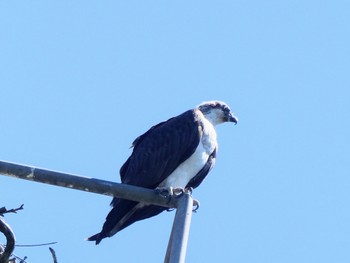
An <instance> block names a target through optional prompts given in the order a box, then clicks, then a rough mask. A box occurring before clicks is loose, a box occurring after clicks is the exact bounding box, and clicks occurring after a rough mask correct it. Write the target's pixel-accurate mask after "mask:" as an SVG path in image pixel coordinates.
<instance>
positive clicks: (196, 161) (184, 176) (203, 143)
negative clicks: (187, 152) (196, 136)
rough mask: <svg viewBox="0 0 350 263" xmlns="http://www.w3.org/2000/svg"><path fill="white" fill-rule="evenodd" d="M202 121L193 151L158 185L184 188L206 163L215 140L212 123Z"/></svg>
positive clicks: (215, 146) (215, 144)
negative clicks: (201, 133)
mask: <svg viewBox="0 0 350 263" xmlns="http://www.w3.org/2000/svg"><path fill="white" fill-rule="evenodd" d="M203 122H204V123H203V124H204V125H203V126H204V129H203V135H202V138H201V140H200V142H199V144H198V147H197V149H196V150H195V152H194V153H193V154H192V155H191V156H190V157H189V158H188V159H187V160H186V161H184V162H183V163H182V164H180V165H179V166H178V167H177V168H176V169H175V170H174V172H172V173H171V174H170V175H169V176H168V178H166V179H165V180H164V181H163V182H162V183H161V184H160V185H159V187H173V188H185V187H186V185H187V184H188V182H189V181H190V180H191V179H192V178H193V177H194V176H196V174H197V173H198V172H199V171H200V170H201V169H202V168H203V166H204V165H205V164H206V163H207V161H208V157H209V155H210V154H211V153H212V152H213V151H214V149H215V148H217V141H216V132H215V129H214V127H213V125H212V124H211V123H210V122H209V121H207V120H206V119H205V118H204V121H203Z"/></svg>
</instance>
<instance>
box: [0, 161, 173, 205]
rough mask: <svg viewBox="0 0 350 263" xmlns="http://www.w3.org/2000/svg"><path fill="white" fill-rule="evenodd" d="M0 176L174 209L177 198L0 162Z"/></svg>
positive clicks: (145, 189)
mask: <svg viewBox="0 0 350 263" xmlns="http://www.w3.org/2000/svg"><path fill="white" fill-rule="evenodd" d="M0 174H3V175H6V176H10V177H15V178H19V179H24V180H29V181H35V182H40V183H45V184H51V185H56V186H61V187H67V188H71V189H76V190H81V191H86V192H92V193H98V194H103V195H109V196H113V197H119V198H123V199H128V200H132V201H138V202H144V203H147V204H154V205H159V206H164V207H170V208H176V206H177V204H176V203H177V198H173V197H169V198H168V197H164V196H162V195H160V194H158V193H157V192H156V191H155V190H151V189H147V188H143V187H137V186H133V185H127V184H119V183H114V182H109V181H104V180H99V179H94V178H88V177H83V176H78V175H72V174H67V173H62V172H55V171H50V170H45V169H40V168H35V167H31V166H27V165H21V164H15V163H9V162H5V161H0Z"/></svg>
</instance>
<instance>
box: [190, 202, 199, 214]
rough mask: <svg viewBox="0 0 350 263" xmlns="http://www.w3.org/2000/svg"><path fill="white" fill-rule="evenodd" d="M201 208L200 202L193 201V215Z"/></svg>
mask: <svg viewBox="0 0 350 263" xmlns="http://www.w3.org/2000/svg"><path fill="white" fill-rule="evenodd" d="M199 206H200V203H199V201H198V200H193V207H194V208H193V209H192V212H193V213H197V210H198V209H199Z"/></svg>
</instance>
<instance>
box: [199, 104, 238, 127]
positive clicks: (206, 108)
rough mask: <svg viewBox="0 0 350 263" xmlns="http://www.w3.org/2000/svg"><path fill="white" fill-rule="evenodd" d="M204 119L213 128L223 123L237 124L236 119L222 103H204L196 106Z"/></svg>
mask: <svg viewBox="0 0 350 263" xmlns="http://www.w3.org/2000/svg"><path fill="white" fill-rule="evenodd" d="M197 109H198V110H200V111H201V112H202V113H203V115H204V116H205V118H206V119H207V120H208V121H210V122H211V123H212V124H213V125H214V126H215V125H217V124H220V123H224V122H233V123H234V124H237V122H238V119H237V117H235V116H234V115H233V112H232V111H231V110H230V107H229V106H227V104H226V103H225V102H222V101H206V102H203V103H201V104H199V105H198V106H197Z"/></svg>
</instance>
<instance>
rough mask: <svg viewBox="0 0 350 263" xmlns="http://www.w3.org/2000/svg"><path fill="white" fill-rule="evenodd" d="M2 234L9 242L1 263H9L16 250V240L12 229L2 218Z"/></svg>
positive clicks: (0, 226)
mask: <svg viewBox="0 0 350 263" xmlns="http://www.w3.org/2000/svg"><path fill="white" fill-rule="evenodd" d="M0 232H2V233H3V234H4V235H5V237H6V240H7V244H6V247H5V249H4V252H3V253H2V254H1V255H0V263H7V262H8V261H9V258H10V256H11V254H12V252H13V250H14V248H15V242H16V238H15V235H14V233H13V231H12V229H11V227H10V226H9V225H8V224H6V222H5V221H4V220H3V219H2V218H0Z"/></svg>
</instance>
